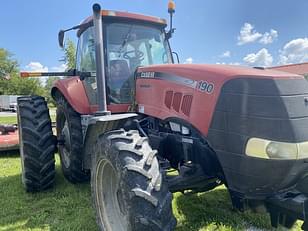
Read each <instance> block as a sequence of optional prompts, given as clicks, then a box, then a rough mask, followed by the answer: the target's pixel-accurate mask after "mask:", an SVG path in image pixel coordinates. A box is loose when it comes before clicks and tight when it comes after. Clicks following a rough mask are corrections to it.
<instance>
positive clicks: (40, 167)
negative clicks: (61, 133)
mask: <svg viewBox="0 0 308 231" xmlns="http://www.w3.org/2000/svg"><path fill="white" fill-rule="evenodd" d="M18 130H19V143H20V157H21V166H22V182H23V185H24V187H25V189H26V191H28V192H36V191H42V190H45V189H48V188H50V187H52V186H53V184H54V181H55V158H54V153H55V150H56V138H55V136H54V135H53V133H52V127H51V120H50V116H49V110H48V107H47V104H46V101H45V100H44V98H43V97H40V96H29V97H19V98H18Z"/></svg>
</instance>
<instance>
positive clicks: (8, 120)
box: [0, 110, 56, 124]
mask: <svg viewBox="0 0 308 231" xmlns="http://www.w3.org/2000/svg"><path fill="white" fill-rule="evenodd" d="M50 118H51V121H53V122H55V121H56V115H55V114H54V110H53V113H50ZM0 124H17V116H16V114H15V115H14V114H13V115H11V116H0Z"/></svg>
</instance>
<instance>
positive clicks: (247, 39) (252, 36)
mask: <svg viewBox="0 0 308 231" xmlns="http://www.w3.org/2000/svg"><path fill="white" fill-rule="evenodd" d="M261 37H262V34H260V33H259V32H257V31H256V30H254V26H253V25H251V24H250V23H247V22H246V23H245V24H244V26H242V28H241V31H240V35H239V36H238V37H237V40H238V42H237V44H238V45H243V44H246V43H252V42H255V41H257V40H258V39H259V38H261Z"/></svg>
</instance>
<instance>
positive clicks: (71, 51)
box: [63, 39, 76, 70]
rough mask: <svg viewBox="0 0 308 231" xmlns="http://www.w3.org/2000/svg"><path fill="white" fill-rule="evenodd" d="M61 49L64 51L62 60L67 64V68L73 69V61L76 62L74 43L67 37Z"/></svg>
mask: <svg viewBox="0 0 308 231" xmlns="http://www.w3.org/2000/svg"><path fill="white" fill-rule="evenodd" d="M63 51H64V59H63V61H64V62H65V63H66V65H67V70H69V69H74V68H75V63H76V46H75V43H74V42H73V41H72V40H70V39H67V40H66V42H65V47H64V49H63Z"/></svg>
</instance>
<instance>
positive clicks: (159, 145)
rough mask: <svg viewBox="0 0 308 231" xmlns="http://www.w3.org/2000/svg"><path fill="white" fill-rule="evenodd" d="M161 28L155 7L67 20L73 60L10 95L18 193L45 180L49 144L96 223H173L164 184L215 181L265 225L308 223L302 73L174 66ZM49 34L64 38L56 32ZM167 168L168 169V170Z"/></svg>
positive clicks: (117, 228) (50, 162) (135, 226)
mask: <svg viewBox="0 0 308 231" xmlns="http://www.w3.org/2000/svg"><path fill="white" fill-rule="evenodd" d="M169 13H170V21H171V26H170V30H168V31H166V21H165V20H163V19H159V18H156V17H150V16H144V15H139V14H132V13H123V12H115V11H106V10H103V11H101V8H100V6H99V5H98V4H95V5H93V16H92V17H89V18H87V19H86V20H85V21H84V22H82V23H81V24H80V25H78V26H75V27H73V28H70V29H68V30H73V29H75V30H77V36H78V38H79V43H78V50H77V57H76V60H77V62H76V68H75V69H74V70H71V71H68V72H64V73H21V75H22V77H29V76H55V75H60V76H68V78H64V79H61V80H58V81H57V82H56V83H55V85H54V87H53V88H52V91H51V94H52V96H53V98H54V99H55V101H56V103H57V118H56V125H57V136H54V135H53V132H52V129H51V121H50V117H49V112H48V108H47V106H46V102H45V100H44V98H42V97H39V96H30V97H21V98H19V100H18V120H19V134H20V141H21V142H20V152H21V159H22V179H23V184H24V186H25V188H26V190H27V191H30V192H35V191H41V190H45V189H47V188H50V187H52V186H53V185H54V181H55V159H54V153H55V151H56V150H57V147H58V151H59V154H60V157H61V164H62V170H63V173H64V176H65V177H66V178H67V180H69V181H70V182H72V183H78V182H84V181H87V180H89V179H91V188H92V196H93V200H94V204H95V209H96V214H97V223H98V226H99V228H100V230H108V231H111V230H112V231H126V230H135V231H141V230H142V231H144V230H154V231H157V230H165V231H168V230H173V229H174V228H175V225H176V220H175V218H174V216H173V214H172V208H171V201H172V194H171V193H172V192H183V193H185V192H191V193H195V192H204V191H208V190H211V189H213V188H215V187H217V186H219V185H221V184H224V185H225V186H226V187H227V188H228V191H229V192H230V196H231V199H232V203H233V206H234V207H235V208H238V209H239V210H241V211H244V210H246V209H256V210H257V209H259V208H260V207H262V208H265V209H266V210H267V212H268V213H269V214H270V216H271V222H272V225H273V226H275V227H277V226H278V225H279V224H281V225H283V226H286V227H291V226H292V225H293V224H294V222H295V221H296V220H297V219H301V220H304V224H303V227H302V228H303V229H305V230H308V228H307V227H308V225H307V222H306V215H307V214H308V213H307V212H308V207H307V202H308V200H307V197H306V195H307V193H308V187H307V185H308V175H307V172H308V132H307V128H308V125H307V124H308V82H307V81H306V80H305V79H304V78H303V77H301V76H298V75H293V74H290V73H284V72H278V71H272V70H266V69H263V68H243V67H232V66H225V65H195V64H174V59H173V55H172V51H171V48H170V45H169V39H170V38H171V36H172V33H173V31H174V29H173V28H172V15H173V13H174V3H173V2H172V1H171V2H170V3H169ZM68 30H62V31H60V32H59V43H60V46H62V47H63V39H64V33H65V32H66V31H68ZM170 169H174V170H176V171H177V172H178V174H176V175H170V174H169V175H168V174H166V173H167V171H168V170H170Z"/></svg>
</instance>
